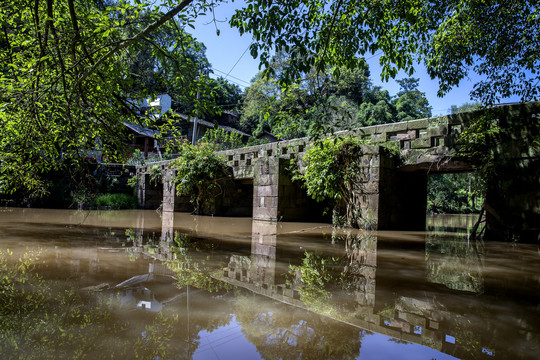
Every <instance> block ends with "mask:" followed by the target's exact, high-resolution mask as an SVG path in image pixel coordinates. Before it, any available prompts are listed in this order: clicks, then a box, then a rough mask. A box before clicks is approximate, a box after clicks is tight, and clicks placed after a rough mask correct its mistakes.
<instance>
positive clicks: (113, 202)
mask: <svg viewBox="0 0 540 360" xmlns="http://www.w3.org/2000/svg"><path fill="white" fill-rule="evenodd" d="M96 206H98V207H102V206H109V207H110V208H111V209H136V208H137V199H136V198H135V197H134V196H131V195H127V194H104V195H100V196H98V197H97V198H96Z"/></svg>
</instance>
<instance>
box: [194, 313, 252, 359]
mask: <svg viewBox="0 0 540 360" xmlns="http://www.w3.org/2000/svg"><path fill="white" fill-rule="evenodd" d="M199 337H200V345H199V347H198V348H197V351H196V352H195V354H193V360H214V359H218V360H225V359H235V360H237V359H243V360H244V359H246V360H249V359H262V358H261V356H260V355H259V353H258V351H257V348H256V347H255V345H253V344H252V343H250V342H249V341H248V340H247V339H246V337H245V335H244V333H243V332H242V327H241V326H240V324H239V323H238V322H237V321H236V317H234V315H233V318H232V320H231V321H230V322H229V323H228V324H227V325H225V326H222V327H219V328H217V329H216V330H213V331H206V330H203V331H201V332H200V333H199Z"/></svg>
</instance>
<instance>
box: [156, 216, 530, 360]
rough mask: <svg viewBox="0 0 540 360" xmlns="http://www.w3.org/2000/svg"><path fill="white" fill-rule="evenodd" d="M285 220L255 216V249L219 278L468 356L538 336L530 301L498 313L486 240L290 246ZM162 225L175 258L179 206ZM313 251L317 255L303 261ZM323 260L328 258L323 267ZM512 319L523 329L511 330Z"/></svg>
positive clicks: (351, 237)
mask: <svg viewBox="0 0 540 360" xmlns="http://www.w3.org/2000/svg"><path fill="white" fill-rule="evenodd" d="M280 226H281V225H280V224H279V223H275V222H274V223H273V222H266V221H255V220H254V221H253V222H252V235H251V242H250V243H249V244H245V245H243V246H244V247H246V246H250V251H249V255H243V253H246V252H247V251H243V252H242V253H236V254H232V255H230V257H229V260H228V263H224V264H223V265H224V266H223V269H222V271H221V273H220V275H219V276H216V278H217V279H219V280H222V281H224V282H226V283H228V284H231V285H234V286H238V287H242V288H245V289H248V290H249V291H251V292H253V293H256V294H259V295H263V296H266V297H268V298H271V299H274V300H277V301H280V302H283V303H286V304H289V305H293V306H296V307H299V308H302V309H306V310H309V311H313V312H315V313H318V314H321V315H324V316H329V317H331V318H334V319H336V320H339V321H341V322H343V323H347V324H349V325H352V326H355V327H358V328H361V329H365V330H369V331H374V332H377V333H379V334H384V335H387V336H390V337H393V338H395V339H398V340H402V341H408V342H413V343H417V344H421V345H425V346H428V347H430V348H433V349H436V350H438V351H441V352H444V353H447V354H450V355H453V356H458V357H463V358H482V357H489V356H493V355H494V354H496V355H497V357H502V358H506V357H510V356H511V355H510V354H514V353H517V352H516V351H515V350H516V349H520V348H527V347H530V346H531V344H530V343H528V342H527V338H528V337H529V338H531V337H532V336H536V335H534V329H535V326H534V325H533V324H532V323H531V321H534V320H530V319H528V318H527V314H526V313H525V311H524V312H523V313H520V314H516V315H515V316H514V317H513V318H511V319H509V318H507V317H505V319H504V321H500V320H501V319H498V315H497V313H498V310H497V306H498V302H499V301H504V300H498V299H497V298H494V297H492V295H493V294H490V293H489V290H490V286H489V285H490V284H489V282H490V279H489V278H488V277H486V276H485V274H483V273H482V269H483V262H484V254H483V248H482V246H480V244H477V245H474V244H467V243H466V242H463V241H452V240H451V239H448V238H444V237H442V238H441V237H438V236H436V235H423V234H422V235H420V234H416V235H411V240H410V241H409V242H407V244H406V245H405V246H407V247H413V248H416V250H419V251H416V252H414V254H413V255H411V254H410V253H408V254H407V255H406V256H407V257H406V258H399V257H398V258H396V254H398V253H399V252H400V250H401V247H402V246H403V242H401V241H392V240H388V239H383V241H381V240H380V239H381V238H380V237H379V238H378V237H377V236H375V234H372V233H367V232H353V231H349V232H334V233H333V234H332V241H331V242H330V241H327V242H325V244H324V245H323V246H322V247H321V246H320V245H321V244H315V245H314V247H313V249H310V248H309V246H310V245H313V244H310V243H309V242H302V244H303V245H304V246H305V247H307V249H304V248H299V247H295V246H291V239H290V238H288V239H287V240H286V241H280V236H281V234H280ZM162 230H163V231H162V240H165V241H163V242H162V245H161V249H162V252H161V254H160V256H159V258H161V259H163V260H165V259H172V258H173V255H172V254H171V253H170V252H168V250H167V246H166V243H167V242H168V241H170V240H171V239H172V237H173V236H174V232H175V231H177V230H176V229H175V227H174V213H168V214H164V218H163V229H162ZM289 235H290V234H289ZM304 240H305V239H304ZM293 243H294V241H293ZM315 249H317V251H315ZM311 250H314V251H311ZM308 253H311V254H315V253H318V255H317V256H315V257H313V258H311V260H310V261H311V262H308V263H305V262H302V261H301V260H302V259H305V258H306V256H307V255H306V254H308ZM332 259H334V260H332ZM335 259H338V260H335ZM324 261H326V264H327V266H326V267H323V268H321V266H320V265H321V262H324ZM310 267H311V268H310ZM313 269H316V270H317V271H320V272H327V273H324V274H323V273H321V274H320V275H319V276H320V277H321V278H324V277H325V276H326V275H328V277H327V279H330V280H329V281H327V283H326V284H324V285H321V284H319V283H317V282H315V283H310V282H309V278H306V277H303V274H304V273H306V272H309V271H310V270H313ZM499 295H500V294H499ZM508 296H511V294H508ZM503 298H504V296H503ZM318 299H323V301H318ZM509 325H510V326H511V327H512V328H513V329H519V332H520V333H521V334H522V335H523V336H518V337H516V336H515V335H516V334H515V333H514V334H508V330H507V329H508V326H509ZM486 328H489V329H491V330H490V331H489V332H486V331H485V329H486ZM514 332H515V330H514ZM505 334H506V335H509V336H508V337H506V336H505ZM511 357H513V358H516V357H515V356H514V355H512V356H511ZM518 358H519V357H518Z"/></svg>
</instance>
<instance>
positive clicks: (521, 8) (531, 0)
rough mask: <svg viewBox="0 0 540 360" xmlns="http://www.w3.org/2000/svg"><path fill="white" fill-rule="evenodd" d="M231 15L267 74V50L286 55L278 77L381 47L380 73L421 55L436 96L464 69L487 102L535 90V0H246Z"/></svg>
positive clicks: (351, 60)
mask: <svg viewBox="0 0 540 360" xmlns="http://www.w3.org/2000/svg"><path fill="white" fill-rule="evenodd" d="M246 3H247V6H246V7H244V8H243V9H240V10H238V11H237V12H236V14H235V15H234V16H233V17H232V19H231V25H232V26H235V27H237V28H238V29H239V30H240V33H246V32H250V33H252V34H253V38H254V43H253V44H252V45H251V54H252V55H253V56H254V57H255V56H260V58H261V64H262V65H264V66H265V67H266V72H267V73H270V74H271V73H273V70H272V69H271V68H270V67H269V63H270V59H271V54H272V52H274V51H276V52H286V53H288V54H290V61H289V63H288V64H287V66H286V67H285V68H284V69H283V71H282V72H281V74H280V76H279V79H280V81H282V82H283V83H291V82H292V81H294V80H296V79H299V78H301V77H302V74H304V73H307V72H309V71H310V69H312V68H315V69H317V71H319V72H323V71H324V70H325V69H327V68H329V67H332V68H334V69H339V68H341V67H346V68H348V69H354V68H357V67H358V66H359V64H360V62H361V60H360V58H359V57H358V55H360V56H364V55H367V54H379V53H380V54H381V56H380V58H379V61H380V64H381V65H382V77H383V79H388V78H389V77H395V76H396V75H397V73H398V71H399V70H403V71H405V72H406V73H408V74H409V75H412V73H413V71H414V66H415V63H417V62H422V63H423V64H424V65H425V66H426V68H427V71H428V73H429V75H430V76H431V77H432V78H437V79H438V80H439V92H438V94H439V95H440V96H442V95H444V94H446V93H447V92H448V91H450V90H451V89H452V88H453V87H455V86H457V85H458V84H459V82H460V81H461V80H462V79H464V78H465V77H467V75H468V74H469V73H470V72H471V71H475V72H476V73H478V74H480V75H482V76H485V79H484V80H481V81H479V82H478V83H477V84H475V87H474V90H473V92H472V95H473V96H474V97H475V98H476V99H478V100H479V101H481V102H483V103H487V104H492V103H496V102H498V101H500V100H501V99H502V98H504V97H507V96H510V95H518V96H520V97H521V99H522V100H523V101H529V100H533V99H536V98H538V95H539V91H540V73H538V71H537V69H538V68H539V67H540V50H539V49H540V37H538V33H540V6H539V4H538V2H537V1H535V0H524V1H515V0H488V1H485V0H452V1H440V0H432V1H427V0H423V1H416V0H405V1H399V2H395V1H390V0H383V1H377V2H373V1H369V0H354V1H353V0H349V1H342V0H322V1H315V0H297V1H271V2H270V1H266V0H248V1H246Z"/></svg>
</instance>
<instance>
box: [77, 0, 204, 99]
mask: <svg viewBox="0 0 540 360" xmlns="http://www.w3.org/2000/svg"><path fill="white" fill-rule="evenodd" d="M192 2H193V0H184V1H182V2H181V3H180V4H178V5H177V6H175V7H174V8H172V9H171V10H170V11H169V12H167V13H166V14H165V15H163V16H162V17H161V18H160V19H158V20H156V21H155V22H153V23H152V24H150V25H148V26H147V27H146V29H144V30H143V31H141V32H139V33H138V34H137V35H135V36H132V37H130V38H128V39H125V40H124V41H122V42H121V43H119V44H117V45H116V46H115V47H114V48H112V49H110V50H109V51H108V52H107V53H106V54H104V55H103V56H102V57H101V58H99V59H98V60H97V61H96V62H95V63H94V64H93V65H92V67H91V68H90V69H89V70H88V71H87V72H85V73H84V74H83V75H82V76H81V77H80V78H79V79H78V80H77V83H76V84H75V86H74V87H73V89H72V93H71V96H73V91H74V89H76V88H77V87H78V86H79V84H81V83H82V82H83V81H84V80H85V79H86V78H87V77H88V76H90V74H92V73H93V72H94V71H95V70H96V68H97V67H98V66H100V65H101V64H102V63H103V62H104V61H105V60H107V59H108V58H110V57H111V56H112V55H114V54H116V53H117V52H118V51H120V50H122V49H124V48H126V47H128V46H130V45H132V44H134V43H136V42H138V41H140V40H142V39H144V38H145V37H146V36H148V34H150V33H151V32H153V31H154V30H156V29H157V28H159V27H160V26H161V25H163V24H164V23H166V22H167V21H169V20H170V19H172V18H173V17H174V16H175V15H176V14H178V13H179V12H180V11H182V10H184V9H185V8H186V7H187V6H189V5H190V4H191V3H192Z"/></svg>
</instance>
